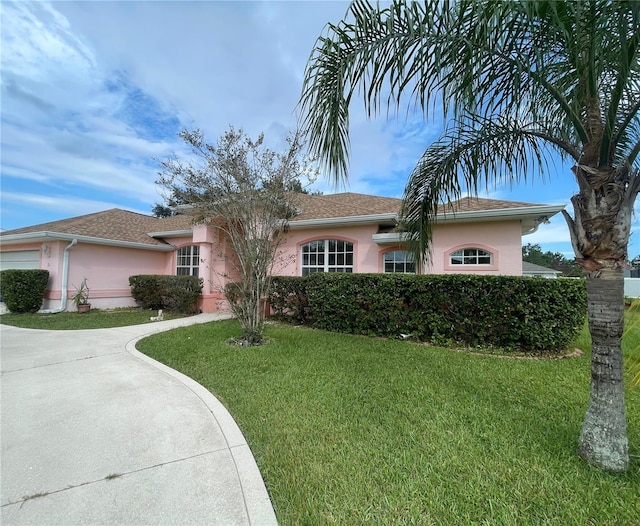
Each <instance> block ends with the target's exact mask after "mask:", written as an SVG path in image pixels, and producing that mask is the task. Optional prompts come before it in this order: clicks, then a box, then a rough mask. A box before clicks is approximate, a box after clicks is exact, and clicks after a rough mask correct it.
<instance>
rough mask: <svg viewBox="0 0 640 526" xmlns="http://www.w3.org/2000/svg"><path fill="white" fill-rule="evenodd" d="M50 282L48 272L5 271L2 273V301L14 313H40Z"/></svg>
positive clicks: (0, 278) (39, 270)
mask: <svg viewBox="0 0 640 526" xmlns="http://www.w3.org/2000/svg"><path fill="white" fill-rule="evenodd" d="M48 282H49V271H48V270H43V269H8V270H3V271H2V272H0V288H1V290H2V301H4V303H5V304H6V306H7V309H9V310H10V311H11V312H13V313H23V312H38V311H39V310H40V307H41V306H42V302H43V301H44V293H45V291H46V290H47V283H48Z"/></svg>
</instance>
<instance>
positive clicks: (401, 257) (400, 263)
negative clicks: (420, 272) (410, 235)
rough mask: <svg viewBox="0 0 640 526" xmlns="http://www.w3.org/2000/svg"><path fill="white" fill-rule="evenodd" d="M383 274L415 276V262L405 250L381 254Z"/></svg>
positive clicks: (411, 255)
mask: <svg viewBox="0 0 640 526" xmlns="http://www.w3.org/2000/svg"><path fill="white" fill-rule="evenodd" d="M383 261H384V271H385V273H395V274H415V273H416V262H415V258H414V257H413V254H412V253H411V252H408V251H406V250H392V251H391V252H385V253H384V254H383Z"/></svg>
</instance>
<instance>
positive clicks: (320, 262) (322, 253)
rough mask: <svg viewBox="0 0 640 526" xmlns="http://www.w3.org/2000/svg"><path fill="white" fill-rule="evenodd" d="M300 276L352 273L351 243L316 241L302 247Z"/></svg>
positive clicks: (331, 240) (337, 240)
mask: <svg viewBox="0 0 640 526" xmlns="http://www.w3.org/2000/svg"><path fill="white" fill-rule="evenodd" d="M301 248H302V265H301V268H302V275H303V276H308V275H309V274H312V273H313V272H353V243H350V242H349V241H343V240H341V239H318V240H316V241H310V242H309V243H305V244H304V245H302V247H301Z"/></svg>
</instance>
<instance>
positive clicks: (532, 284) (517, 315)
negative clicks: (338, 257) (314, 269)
mask: <svg viewBox="0 0 640 526" xmlns="http://www.w3.org/2000/svg"><path fill="white" fill-rule="evenodd" d="M272 290H273V292H272V294H271V296H270V298H269V300H270V303H271V307H272V308H273V310H274V312H275V313H276V314H277V315H279V316H280V317H282V318H284V319H289V320H291V321H293V322H296V323H303V324H307V325H311V326H313V327H317V328H321V329H326V330H330V331H335V332H344V333H350V334H365V335H371V336H386V337H398V336H399V335H400V334H410V335H411V336H412V337H414V338H416V339H418V340H420V341H426V342H430V343H433V344H436V345H452V344H457V345H465V346H468V347H500V348H502V349H506V350H520V351H525V352H534V353H540V352H547V351H558V350H562V349H564V348H566V346H567V345H568V344H569V343H570V342H571V340H572V339H573V338H574V337H575V335H576V334H577V332H578V331H579V330H580V329H581V328H582V326H583V324H584V320H585V315H586V305H587V303H586V291H585V286H584V280H578V279H545V278H525V277H515V276H476V275H424V276H414V275H402V274H324V273H316V274H311V275H310V276H308V277H306V278H299V277H297V278H296V277H282V276H278V277H274V279H273V288H272Z"/></svg>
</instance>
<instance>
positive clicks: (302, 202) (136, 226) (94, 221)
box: [0, 192, 540, 246]
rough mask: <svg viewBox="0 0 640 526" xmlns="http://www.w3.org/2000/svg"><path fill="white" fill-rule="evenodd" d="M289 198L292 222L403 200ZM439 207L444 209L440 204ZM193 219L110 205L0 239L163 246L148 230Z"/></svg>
mask: <svg viewBox="0 0 640 526" xmlns="http://www.w3.org/2000/svg"><path fill="white" fill-rule="evenodd" d="M291 199H292V201H293V203H294V205H295V206H296V207H297V208H298V210H299V214H298V215H297V216H295V217H294V218H293V219H292V221H294V222H295V221H301V220H322V219H331V218H340V217H355V216H369V215H381V214H397V213H399V211H400V205H401V203H402V200H401V199H396V198H392V197H379V196H375V195H366V194H357V193H351V192H346V193H340V194H330V195H307V194H292V196H291ZM534 206H540V205H534V204H531V203H521V202H514V201H501V200H497V199H482V198H464V199H461V200H460V201H456V202H455V203H454V209H455V210H456V211H458V212H468V211H481V210H502V209H509V208H526V207H534ZM441 210H442V211H443V212H444V211H445V208H444V207H441ZM446 211H447V212H448V213H450V212H451V211H452V209H451V208H447V209H446ZM192 220H193V218H192V217H191V216H189V215H178V216H173V217H168V218H158V217H154V216H148V215H144V214H138V213H135V212H129V211H127V210H121V209H119V208H113V209H111V210H105V211H103V212H96V213H94V214H87V215H82V216H78V217H71V218H69V219H62V220H60V221H51V222H49V223H42V224H39V225H33V226H29V227H25V228H17V229H14V230H7V231H5V232H2V233H1V234H0V241H1V240H2V238H3V237H4V236H9V235H17V234H29V233H36V232H53V233H58V234H69V235H78V236H87V237H93V238H97V239H105V240H115V241H126V242H132V243H142V244H147V245H150V246H154V245H155V246H157V245H166V244H167V243H166V242H165V241H163V240H162V239H155V238H153V237H151V236H150V235H149V233H151V232H171V231H179V230H190V229H191V228H192Z"/></svg>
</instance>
